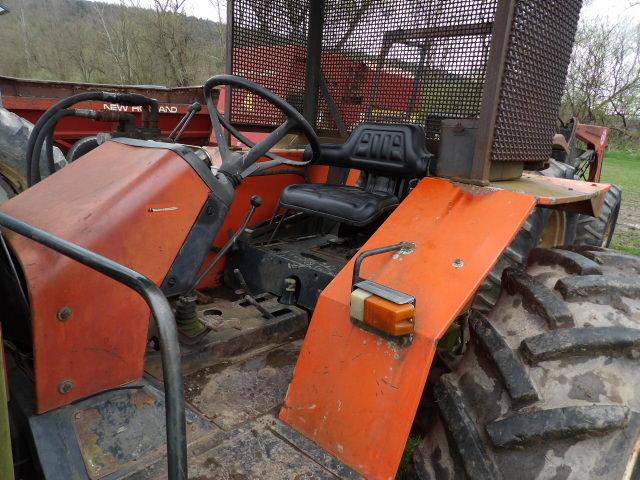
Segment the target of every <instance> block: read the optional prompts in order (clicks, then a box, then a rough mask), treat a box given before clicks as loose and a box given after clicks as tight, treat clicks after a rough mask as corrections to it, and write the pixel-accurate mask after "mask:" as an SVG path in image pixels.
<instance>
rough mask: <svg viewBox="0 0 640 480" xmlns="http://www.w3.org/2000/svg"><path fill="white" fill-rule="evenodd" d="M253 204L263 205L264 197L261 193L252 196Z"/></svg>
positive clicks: (256, 205) (255, 205)
mask: <svg viewBox="0 0 640 480" xmlns="http://www.w3.org/2000/svg"><path fill="white" fill-rule="evenodd" d="M251 205H253V206H254V207H256V208H258V207H259V206H260V205H262V197H261V196H260V195H254V196H252V197H251Z"/></svg>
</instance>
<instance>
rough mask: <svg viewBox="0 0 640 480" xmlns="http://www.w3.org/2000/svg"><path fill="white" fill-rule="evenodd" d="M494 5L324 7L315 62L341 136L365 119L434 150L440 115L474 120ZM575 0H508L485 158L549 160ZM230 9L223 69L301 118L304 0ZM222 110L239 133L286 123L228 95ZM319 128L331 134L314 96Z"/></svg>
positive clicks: (246, 3)
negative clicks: (228, 61) (413, 128)
mask: <svg viewBox="0 0 640 480" xmlns="http://www.w3.org/2000/svg"><path fill="white" fill-rule="evenodd" d="M312 1H313V0H312ZM497 2H498V0H354V1H349V2H346V1H343V0H327V1H326V8H325V18H324V23H323V45H322V57H321V66H322V72H323V74H324V77H325V79H326V84H327V88H328V90H329V93H330V94H331V96H332V97H333V99H334V101H335V104H336V105H337V108H338V111H339V114H340V117H341V118H342V120H343V122H344V124H345V126H346V128H347V129H348V130H351V129H353V127H354V126H356V125H357V124H358V123H360V122H362V121H381V122H392V121H404V122H412V123H418V124H421V125H423V126H425V130H426V133H427V143H428V146H429V148H430V149H431V150H432V151H434V152H436V151H437V148H438V142H439V132H440V124H441V120H442V119H444V118H478V117H479V114H480V106H481V103H482V96H483V88H484V83H485V77H486V69H487V63H488V60H489V50H490V47H491V45H490V44H491V39H492V31H493V21H494V20H495V16H496V8H497ZM580 4H581V1H580V0H517V1H516V10H515V16H514V23H513V27H512V32H511V42H510V46H509V51H508V53H507V64H506V68H505V76H504V78H503V82H502V85H501V89H500V90H501V91H500V92H499V95H498V97H497V98H498V101H499V109H498V116H497V119H496V130H495V134H494V135H495V137H494V139H493V141H492V142H490V143H489V145H490V146H491V148H492V160H496V161H523V160H524V161H532V162H534V161H535V162H540V161H545V160H546V159H547V157H548V154H549V152H548V150H549V142H547V141H546V140H547V139H551V138H552V136H553V130H554V126H555V117H556V115H557V113H558V105H559V102H560V97H561V94H562V88H563V85H564V79H565V75H566V69H567V65H568V61H569V56H570V53H571V47H572V45H573V38H574V35H575V29H576V24H577V18H578V15H579V10H580ZM232 10H233V12H232V18H231V19H230V22H231V24H232V28H233V37H232V44H231V47H232V48H233V54H232V56H231V58H232V73H234V74H237V75H241V76H244V77H247V78H249V79H250V80H253V81H255V82H257V83H259V84H262V85H264V86H266V87H267V88H269V89H271V90H273V91H275V92H276V93H277V94H278V95H280V96H281V97H283V98H285V99H286V100H288V101H289V103H291V104H292V105H294V106H295V107H296V108H298V109H299V110H302V105H303V97H304V94H305V91H304V90H305V77H306V42H307V32H308V19H307V17H308V11H309V0H301V1H295V2H293V1H291V0H235V1H234V2H233V9H232ZM231 106H232V110H231V120H232V122H234V123H236V124H237V125H239V126H240V127H243V126H244V127H248V126H275V125H279V124H280V123H282V122H283V121H284V118H283V115H282V114H281V113H280V112H279V111H277V110H276V109H275V108H273V107H271V106H269V105H268V104H267V103H266V102H264V101H262V100H260V99H258V98H256V97H254V96H251V95H249V94H247V93H246V92H242V91H234V93H233V96H232V104H231ZM481 122H482V120H481ZM317 126H318V129H319V130H321V131H322V132H323V133H329V132H331V133H337V130H338V128H337V123H336V121H335V118H334V114H333V113H332V112H331V111H330V109H329V108H328V105H327V102H326V100H325V99H324V98H323V95H322V93H321V94H320V95H319V104H318V115H317Z"/></svg>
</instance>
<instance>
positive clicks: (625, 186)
mask: <svg viewBox="0 0 640 480" xmlns="http://www.w3.org/2000/svg"><path fill="white" fill-rule="evenodd" d="M602 181H603V182H605V183H614V184H616V185H618V186H619V187H621V188H622V209H621V212H620V217H619V219H618V228H616V233H615V236H614V237H613V241H612V242H611V247H612V248H615V249H618V250H623V251H625V252H628V253H631V254H633V255H640V230H632V229H629V228H625V227H624V225H622V224H623V223H628V224H636V225H637V224H640V152H626V151H610V152H607V154H606V155H605V158H604V165H603V167H602Z"/></svg>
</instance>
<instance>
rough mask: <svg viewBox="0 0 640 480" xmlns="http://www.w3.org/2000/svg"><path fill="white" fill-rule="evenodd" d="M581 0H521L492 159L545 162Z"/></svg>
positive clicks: (512, 39)
mask: <svg viewBox="0 0 640 480" xmlns="http://www.w3.org/2000/svg"><path fill="white" fill-rule="evenodd" d="M581 4H582V1H581V0H519V1H518V2H517V4H516V10H515V14H514V18H513V26H512V30H511V43H510V46H509V51H508V53H507V59H506V64H505V72H504V76H503V81H502V88H501V92H500V98H499V107H498V117H497V120H496V130H495V134H494V141H493V148H492V152H491V160H492V161H525V162H545V161H547V160H548V158H549V150H550V147H549V142H546V141H544V140H546V139H551V138H553V134H554V133H555V123H556V119H557V117H558V107H559V105H560V98H561V97H562V91H563V88H564V82H565V77H566V74H567V67H568V65H569V57H570V55H571V47H572V46H573V40H574V37H575V33H576V27H577V21H578V16H579V15H580V7H581Z"/></svg>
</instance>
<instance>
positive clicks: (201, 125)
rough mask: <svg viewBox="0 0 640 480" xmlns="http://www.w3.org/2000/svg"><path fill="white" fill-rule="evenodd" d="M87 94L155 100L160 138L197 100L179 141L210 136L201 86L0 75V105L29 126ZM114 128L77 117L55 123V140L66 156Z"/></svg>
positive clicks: (106, 106)
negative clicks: (82, 142) (89, 138)
mask: <svg viewBox="0 0 640 480" xmlns="http://www.w3.org/2000/svg"><path fill="white" fill-rule="evenodd" d="M90 91H108V92H131V93H140V94H142V95H146V96H148V97H151V98H156V99H157V100H158V101H159V102H160V129H161V131H162V134H163V135H169V133H171V131H172V130H173V128H174V127H175V126H176V125H177V123H178V122H179V121H180V119H181V118H182V117H183V116H184V114H185V113H186V111H187V108H188V107H189V105H190V104H191V103H193V102H194V101H199V102H200V103H201V104H202V110H201V111H200V112H198V113H197V114H196V115H195V116H194V118H193V119H192V120H191V122H190V124H189V125H188V126H187V128H186V130H185V132H184V133H183V135H182V137H181V140H182V141H183V142H184V143H191V144H194V145H205V144H206V143H207V140H208V138H209V136H210V132H211V121H210V120H209V114H208V111H207V108H206V105H205V103H204V101H203V98H202V87H185V88H164V87H137V86H127V87H122V86H117V85H98V84H90V83H70V82H48V81H47V82H45V81H39V80H23V79H16V78H11V77H2V76H0V99H1V103H0V104H1V105H2V106H3V107H4V108H6V109H8V110H10V111H12V112H13V113H15V114H16V115H19V116H21V117H23V118H25V119H27V120H29V121H30V122H31V123H35V122H37V121H38V119H39V118H40V116H41V115H42V114H43V113H44V112H45V111H47V110H48V109H49V108H51V107H52V106H53V105H54V104H56V103H57V102H59V101H60V100H62V99H63V98H66V97H68V96H70V95H74V94H76V93H83V92H90ZM76 108H91V109H96V110H117V111H123V112H131V113H134V114H137V115H140V112H141V110H140V109H139V108H136V107H130V106H122V105H115V104H110V103H104V102H84V103H80V104H78V105H77V106H76ZM114 128H115V124H114V123H110V124H107V123H100V122H95V121H93V120H90V119H86V118H78V117H70V118H65V119H63V120H61V121H60V123H59V124H58V128H57V129H56V134H55V140H56V143H57V144H58V146H59V147H60V148H61V149H62V150H63V151H64V152H65V153H66V151H67V150H68V149H69V148H70V147H71V145H73V144H74V143H75V142H76V141H77V140H79V139H81V138H83V137H87V136H91V135H95V134H96V133H98V132H104V131H111V130H113V129H114Z"/></svg>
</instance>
